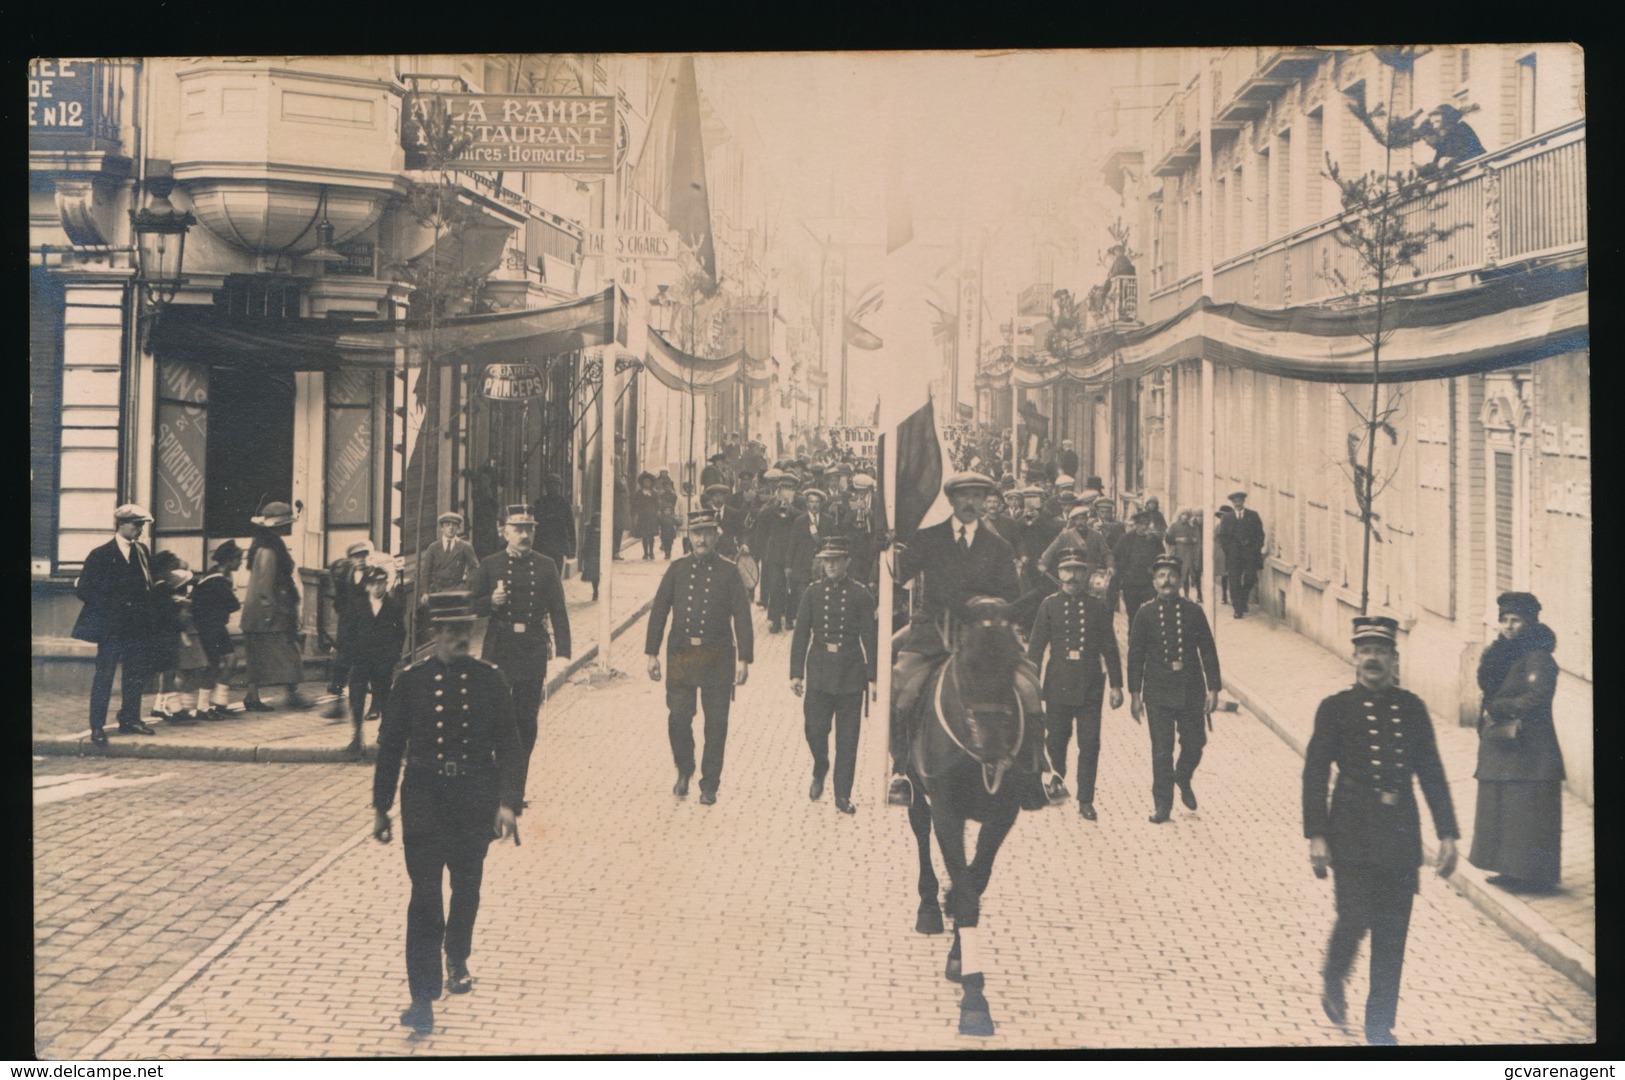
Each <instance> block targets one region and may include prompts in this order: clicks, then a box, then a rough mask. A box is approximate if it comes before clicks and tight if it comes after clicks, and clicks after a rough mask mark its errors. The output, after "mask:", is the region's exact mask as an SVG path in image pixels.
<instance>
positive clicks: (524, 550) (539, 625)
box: [473, 504, 570, 810]
mask: <svg viewBox="0 0 1625 1080" xmlns="http://www.w3.org/2000/svg"><path fill="white" fill-rule="evenodd" d="M502 536H503V538H504V539H505V540H506V541H507V542H508V546H507V547H506V548H504V549H503V550H502V551H499V552H497V553H496V554H495V555H488V556H486V558H485V560H484V561H483V562H481V563H480V568H479V571H478V572H477V573H476V574H475V575H474V596H473V603H474V610H475V611H476V612H477V613H478V614H482V615H487V614H488V615H490V617H491V621H490V622H489V623H488V624H487V625H486V628H485V643H484V645H483V647H482V648H481V650H480V651H481V655H482V657H483V658H484V659H485V660H486V661H488V662H489V663H492V664H495V665H496V666H497V667H499V668H501V669H502V673H503V675H505V676H506V677H507V679H508V684H509V686H510V687H512V689H513V709H514V719H515V721H516V723H517V724H518V726H519V742H520V748H521V749H522V750H523V752H524V757H523V758H522V760H521V762H520V772H519V781H520V785H519V794H520V798H521V800H523V798H524V794H525V790H526V789H525V782H526V780H527V779H528V777H529V770H530V755H531V751H532V750H534V749H535V747H536V731H537V723H538V720H537V714H538V713H540V712H541V708H542V695H543V693H544V690H545V687H546V685H547V661H548V660H549V659H550V658H551V657H553V656H554V655H557V656H558V657H560V658H561V659H566V660H567V659H569V657H570V613H569V611H568V610H567V609H566V608H565V606H564V585H563V583H562V582H560V581H559V570H558V567H557V566H555V565H554V564H553V560H552V559H550V558H548V557H547V556H546V555H543V554H541V553H540V552H538V551H536V550H535V549H534V548H533V547H532V544H533V543H534V542H535V536H536V519H535V518H533V517H531V515H530V508H529V507H528V506H525V505H523V504H519V505H515V506H510V507H508V515H507V517H506V518H505V519H504V521H503V526H502ZM548 623H552V625H553V636H552V638H551V639H549V637H548V633H547V624H548ZM515 809H517V810H523V809H524V803H523V802H521V803H520V804H519V806H517V807H515Z"/></svg>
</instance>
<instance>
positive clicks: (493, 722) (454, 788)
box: [372, 593, 525, 1035]
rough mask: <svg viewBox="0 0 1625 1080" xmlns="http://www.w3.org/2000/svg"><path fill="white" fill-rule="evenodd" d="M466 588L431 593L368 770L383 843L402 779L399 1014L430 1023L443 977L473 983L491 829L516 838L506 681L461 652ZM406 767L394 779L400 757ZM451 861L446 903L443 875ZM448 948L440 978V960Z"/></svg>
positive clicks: (516, 751) (513, 748)
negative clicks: (404, 999) (404, 997)
mask: <svg viewBox="0 0 1625 1080" xmlns="http://www.w3.org/2000/svg"><path fill="white" fill-rule="evenodd" d="M468 600H469V597H468V594H467V593H438V594H435V595H433V596H431V597H430V598H429V602H428V616H429V623H430V625H431V626H432V627H433V628H434V646H433V649H434V651H433V652H432V653H431V654H430V655H429V656H428V657H427V658H425V659H424V660H421V661H419V662H418V663H416V664H413V665H412V666H411V667H409V668H407V669H406V670H405V671H403V672H401V674H400V677H399V678H398V679H396V680H395V686H394V689H393V690H392V691H391V693H390V695H389V698H388V700H387V701H386V702H385V703H384V715H383V723H382V724H380V726H379V729H378V762H377V765H376V767H375V769H374V772H373V783H372V805H373V830H372V834H373V837H374V838H375V839H377V840H378V841H380V842H381V843H385V844H387V843H389V841H390V839H391V838H392V828H391V824H390V820H389V809H390V806H391V805H392V804H393V803H394V801H395V787H396V783H397V781H399V783H400V789H401V846H402V848H403V849H404V850H405V853H406V872H407V874H408V875H409V876H410V877H411V879H412V899H411V901H410V902H409V903H408V905H407V908H406V980H407V986H408V988H409V989H410V991H411V995H412V1004H411V1006H410V1007H408V1008H407V1010H406V1011H405V1012H403V1013H401V1023H402V1024H405V1025H406V1026H407V1027H410V1028H412V1029H413V1030H414V1031H416V1032H417V1033H419V1034H425V1035H426V1034H428V1033H430V1032H432V1031H433V1030H434V1004H433V1003H434V1001H435V1000H436V999H438V998H439V997H440V991H441V989H442V985H444V988H445V989H447V990H450V991H451V992H452V993H453V994H465V993H467V992H468V991H469V990H471V989H473V985H474V980H473V977H472V976H471V975H470V974H469V972H468V957H469V954H470V953H471V952H473V945H474V920H475V917H476V916H477V915H478V914H479V910H480V882H481V879H482V878H483V876H484V873H485V855H486V851H487V849H488V848H489V847H490V845H491V840H492V839H493V838H501V837H504V836H512V837H513V838H514V843H515V844H517V843H519V827H518V825H517V823H516V822H515V814H516V813H517V812H518V809H519V800H520V797H521V795H522V794H523V793H524V787H523V784H524V768H525V767H524V760H523V753H524V752H523V751H522V750H521V748H520V746H519V732H518V729H517V728H516V726H515V725H514V719H513V701H512V698H511V697H510V695H509V692H508V683H507V680H505V679H504V678H503V677H502V672H501V671H499V670H497V667H496V665H494V664H489V663H486V662H485V661H483V660H476V659H474V658H473V657H472V656H471V655H469V638H470V631H471V628H472V627H473V624H474V621H475V616H474V614H473V612H471V611H470V610H469V608H468ZM403 759H404V760H405V762H406V777H405V779H404V780H402V779H401V762H402V760H403ZM448 870H449V871H450V872H451V910H450V914H449V915H447V914H446V913H445V909H444V906H443V902H442V900H441V880H442V878H443V876H444V875H445V874H446V872H447V871H448ZM442 949H444V950H445V957H446V960H445V968H444V983H443V982H442V968H441V962H440V955H441V950H442Z"/></svg>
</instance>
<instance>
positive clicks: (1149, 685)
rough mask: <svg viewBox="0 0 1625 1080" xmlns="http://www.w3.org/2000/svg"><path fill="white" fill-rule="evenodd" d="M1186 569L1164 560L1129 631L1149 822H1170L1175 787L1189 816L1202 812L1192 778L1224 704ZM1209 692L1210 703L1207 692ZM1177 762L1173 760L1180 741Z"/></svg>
mask: <svg viewBox="0 0 1625 1080" xmlns="http://www.w3.org/2000/svg"><path fill="white" fill-rule="evenodd" d="M1183 576H1184V564H1183V563H1181V562H1180V561H1179V559H1177V558H1176V557H1174V556H1172V555H1159V556H1158V557H1157V558H1156V559H1155V560H1154V561H1153V562H1152V564H1151V586H1152V588H1153V589H1155V590H1156V597H1155V599H1153V600H1151V601H1150V602H1149V603H1147V604H1144V605H1142V606H1141V607H1140V608H1139V610H1138V611H1136V612H1135V614H1134V625H1133V626H1132V627H1130V629H1129V632H1128V692H1129V712H1130V713H1132V714H1133V716H1134V722H1135V723H1139V722H1140V717H1141V715H1142V713H1143V714H1144V716H1145V718H1146V726H1147V727H1148V728H1149V729H1150V732H1151V799H1152V803H1153V807H1154V808H1153V811H1152V814H1151V823H1152V824H1153V825H1161V824H1162V823H1163V822H1165V821H1167V820H1168V817H1169V814H1170V812H1171V811H1172V810H1173V805H1174V787H1175V786H1176V785H1177V786H1178V788H1179V798H1180V801H1181V802H1183V803H1184V804H1185V807H1186V809H1189V810H1195V809H1196V792H1195V791H1194V790H1192V788H1191V776H1192V774H1193V773H1195V772H1196V766H1197V765H1198V764H1200V763H1201V760H1202V748H1203V747H1204V746H1206V745H1207V730H1206V728H1205V727H1204V725H1205V724H1211V723H1212V721H1211V720H1209V719H1208V717H1210V716H1212V715H1213V710H1214V709H1215V708H1217V707H1218V704H1219V687H1220V686H1222V685H1224V684H1223V683H1222V682H1221V681H1220V678H1219V651H1218V649H1217V648H1215V647H1214V644H1213V630H1212V628H1211V627H1209V626H1208V622H1207V616H1206V615H1204V614H1203V613H1202V609H1201V607H1200V606H1198V605H1196V604H1193V603H1191V602H1190V601H1189V600H1187V599H1185V598H1184V597H1183V596H1180V595H1179V581H1180V578H1181V577H1183ZM1204 686H1205V688H1206V695H1205V697H1204V694H1203V689H1204ZM1176 734H1177V735H1178V736H1179V761H1178V762H1177V763H1175V761H1174V736H1175V735H1176Z"/></svg>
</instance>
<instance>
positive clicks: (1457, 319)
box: [977, 266, 1590, 388]
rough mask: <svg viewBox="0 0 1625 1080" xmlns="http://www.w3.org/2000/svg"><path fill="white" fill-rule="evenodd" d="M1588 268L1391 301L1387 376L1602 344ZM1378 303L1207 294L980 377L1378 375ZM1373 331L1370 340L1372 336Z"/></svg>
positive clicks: (1004, 381)
mask: <svg viewBox="0 0 1625 1080" xmlns="http://www.w3.org/2000/svg"><path fill="white" fill-rule="evenodd" d="M1588 300H1589V290H1588V285H1587V268H1586V267H1585V266H1579V267H1561V266H1549V267H1541V268H1538V269H1534V270H1529V271H1523V272H1518V273H1512V274H1508V275H1506V276H1505V277H1501V278H1497V279H1494V280H1491V281H1487V282H1485V283H1484V284H1482V285H1479V286H1476V287H1474V288H1471V289H1461V290H1457V291H1455V292H1448V293H1437V294H1431V295H1426V296H1415V297H1398V298H1395V299H1392V300H1390V301H1389V302H1388V303H1387V304H1386V305H1385V306H1384V313H1383V318H1384V324H1385V325H1384V338H1385V340H1384V342H1383V346H1382V381H1384V382H1415V381H1418V380H1423V379H1441V378H1450V377H1453V376H1457V375H1466V374H1470V373H1472V372H1479V371H1493V370H1496V369H1499V368H1505V367H1513V366H1516V365H1519V364H1528V363H1532V362H1534V361H1537V360H1541V359H1544V358H1545V357H1548V356H1556V355H1559V354H1561V353H1566V352H1574V351H1576V350H1579V349H1584V348H1587V347H1589V345H1590V322H1589V317H1588V314H1587V303H1588ZM1375 326H1376V309H1375V307H1374V306H1371V305H1366V306H1362V307H1359V308H1350V309H1334V308H1324V307H1296V308H1282V309H1275V308H1256V307H1249V306H1247V305H1245V304H1236V303H1229V304H1215V303H1213V302H1211V301H1210V300H1208V299H1207V298H1205V297H1204V298H1202V299H1200V300H1198V301H1197V302H1196V303H1194V304H1192V305H1191V306H1190V307H1188V308H1186V309H1185V310H1184V311H1182V312H1180V313H1179V314H1177V315H1174V316H1172V317H1171V318H1168V319H1165V320H1163V321H1162V322H1159V323H1154V324H1152V325H1150V326H1145V327H1140V328H1138V329H1135V330H1132V331H1130V332H1128V333H1122V334H1116V333H1113V334H1106V335H1103V336H1102V337H1099V338H1096V339H1095V340H1094V341H1093V342H1091V345H1090V348H1089V349H1088V351H1087V352H1086V353H1082V354H1079V355H1075V356H1068V357H1052V356H1048V355H1043V354H1041V355H1040V356H1038V357H1037V358H1036V359H1035V361H1034V362H1030V363H1029V362H1027V361H1023V362H1021V363H1019V364H1016V365H1011V364H1010V363H1008V362H1006V363H1005V364H1003V365H1001V366H999V367H994V368H991V369H988V370H985V371H984V372H982V373H981V374H979V375H978V376H977V385H978V386H982V387H1001V386H1002V387H1008V386H1009V385H1010V379H1011V377H1012V376H1013V377H1014V378H1015V381H1016V385H1018V386H1021V387H1024V388H1034V387H1043V386H1050V385H1053V384H1054V383H1056V382H1059V381H1061V380H1063V379H1065V380H1070V381H1073V382H1081V383H1097V382H1106V381H1110V380H1111V379H1114V378H1117V379H1124V378H1135V377H1137V376H1139V375H1141V374H1144V373H1145V372H1147V371H1151V370H1154V369H1156V368H1159V367H1163V366H1165V365H1168V364H1174V363H1179V362H1181V361H1185V360H1195V359H1203V358H1205V359H1208V360H1212V361H1213V362H1214V363H1215V364H1223V365H1228V366H1231V367H1240V368H1248V369H1250V370H1253V371H1261V372H1265V373H1267V374H1272V375H1280V376H1283V377H1286V378H1290V379H1302V380H1307V381H1310V382H1362V381H1365V380H1368V379H1369V378H1370V370H1371V369H1370V364H1371V345H1370V341H1369V336H1370V334H1371V333H1372V332H1373V330H1374V329H1375ZM1362 335H1364V336H1362Z"/></svg>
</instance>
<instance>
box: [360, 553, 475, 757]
mask: <svg viewBox="0 0 1625 1080" xmlns="http://www.w3.org/2000/svg"><path fill="white" fill-rule="evenodd" d="M469 550H470V551H471V552H472V551H473V548H470V549H469ZM361 584H362V586H363V587H364V588H365V589H366V594H365V595H364V596H363V597H362V598H361V599H360V600H357V601H354V604H355V607H354V610H353V611H352V612H351V630H352V634H353V637H352V638H351V639H350V656H349V659H350V723H351V727H352V728H353V729H354V735H353V737H352V738H351V739H350V745H349V747H348V749H349V752H350V753H352V754H359V753H361V750H362V747H363V745H364V740H363V739H362V737H361V725H362V720H363V718H365V717H366V716H369V715H372V714H373V713H376V714H378V715H379V716H382V715H383V712H384V706H385V705H386V704H387V703H388V701H389V690H390V685H391V684H392V683H393V681H394V679H395V665H396V664H397V663H399V662H400V659H401V647H402V646H403V645H404V644H405V643H406V611H405V608H404V606H403V605H402V603H401V598H400V596H399V595H398V594H397V593H395V592H394V591H392V590H391V589H390V587H389V571H388V570H385V569H384V568H383V567H382V566H369V567H367V568H366V569H365V570H363V571H362V575H361ZM462 591H466V590H462ZM369 690H370V691H371V692H372V708H371V709H370V710H369V709H368V707H367V692H368V691H369Z"/></svg>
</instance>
